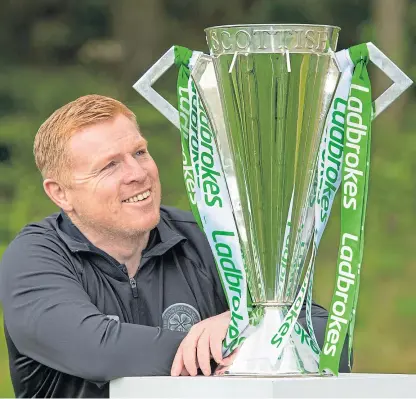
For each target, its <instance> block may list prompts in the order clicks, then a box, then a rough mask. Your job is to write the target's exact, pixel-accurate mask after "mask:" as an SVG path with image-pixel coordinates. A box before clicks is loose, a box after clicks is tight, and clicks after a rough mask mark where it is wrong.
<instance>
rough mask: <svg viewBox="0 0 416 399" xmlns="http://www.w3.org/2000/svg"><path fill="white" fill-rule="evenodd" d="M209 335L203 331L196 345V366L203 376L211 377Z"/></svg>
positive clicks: (206, 331)
mask: <svg viewBox="0 0 416 399" xmlns="http://www.w3.org/2000/svg"><path fill="white" fill-rule="evenodd" d="M209 342H210V334H209V332H208V330H204V332H203V333H202V335H201V336H200V337H199V340H198V344H197V358H198V364H199V368H200V369H201V371H202V372H203V373H204V375H211V353H210V345H209Z"/></svg>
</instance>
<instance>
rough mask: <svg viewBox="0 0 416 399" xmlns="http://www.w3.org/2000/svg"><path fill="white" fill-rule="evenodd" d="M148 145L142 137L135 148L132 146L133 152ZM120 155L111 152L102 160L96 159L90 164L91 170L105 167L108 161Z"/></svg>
mask: <svg viewBox="0 0 416 399" xmlns="http://www.w3.org/2000/svg"><path fill="white" fill-rule="evenodd" d="M147 145H148V141H147V140H146V139H145V138H144V137H142V138H140V139H139V141H138V142H136V144H135V146H134V151H136V150H137V149H138V148H140V147H143V146H146V147H147ZM120 155H122V154H121V153H120V152H113V153H109V154H108V155H107V156H105V157H103V158H100V159H98V158H96V159H95V160H94V161H93V162H92V164H91V169H93V170H96V169H99V168H100V167H101V166H103V165H105V164H106V163H107V162H109V161H110V160H112V159H113V158H117V157H119V156H120Z"/></svg>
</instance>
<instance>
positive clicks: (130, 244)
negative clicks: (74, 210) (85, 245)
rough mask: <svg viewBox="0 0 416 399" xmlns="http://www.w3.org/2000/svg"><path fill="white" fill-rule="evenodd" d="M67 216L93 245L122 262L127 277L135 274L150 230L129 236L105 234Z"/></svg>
mask: <svg viewBox="0 0 416 399" xmlns="http://www.w3.org/2000/svg"><path fill="white" fill-rule="evenodd" d="M68 216H69V215H68ZM69 218H70V219H71V221H72V223H73V224H74V225H75V226H76V227H77V228H78V229H79V230H80V231H81V233H82V234H83V235H84V236H85V237H86V238H87V239H88V240H89V241H90V242H91V243H92V244H93V245H94V246H96V247H97V248H99V249H101V250H102V251H104V252H105V253H107V254H109V255H110V256H112V257H113V258H114V259H116V260H117V261H118V262H120V263H121V264H124V265H125V266H126V268H127V272H128V275H129V277H134V276H135V275H136V273H137V270H138V268H139V265H140V260H141V257H142V252H143V250H144V249H145V248H146V246H147V243H148V242H149V236H150V232H144V233H140V234H137V235H130V236H126V235H122V234H120V235H117V234H114V233H113V234H112V233H109V232H108V233H107V234H106V233H105V232H97V231H96V230H94V229H93V228H89V227H88V226H85V225H84V224H83V223H81V222H80V221H78V220H77V218H74V217H71V216H69ZM74 219H75V220H74Z"/></svg>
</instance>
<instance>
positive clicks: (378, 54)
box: [367, 42, 413, 119]
mask: <svg viewBox="0 0 416 399" xmlns="http://www.w3.org/2000/svg"><path fill="white" fill-rule="evenodd" d="M367 48H368V52H369V56H370V61H371V62H372V63H373V64H374V65H376V66H377V67H378V68H379V69H381V70H382V71H383V72H384V73H385V74H386V75H387V76H388V77H389V78H390V79H391V80H392V81H393V84H392V85H391V86H390V87H389V88H388V89H387V90H386V91H385V92H384V93H383V94H381V95H380V96H379V97H378V98H377V99H376V100H375V101H374V103H373V105H374V115H373V119H375V118H376V117H377V116H378V115H380V114H381V113H382V112H383V111H384V110H385V109H386V108H387V107H388V106H389V105H390V104H391V103H392V102H394V101H395V100H396V99H397V98H398V97H399V96H400V94H402V93H403V92H404V91H405V90H406V89H408V88H409V87H410V86H411V84H412V83H413V82H412V80H411V79H410V78H409V77H408V76H407V75H406V74H405V73H404V72H403V71H402V70H401V69H400V68H399V67H398V66H397V65H396V64H395V63H394V62H393V61H392V60H391V59H390V58H388V57H387V56H386V55H385V54H384V53H383V52H382V51H380V50H379V49H378V48H377V47H376V46H375V45H374V44H373V43H371V42H369V43H367Z"/></svg>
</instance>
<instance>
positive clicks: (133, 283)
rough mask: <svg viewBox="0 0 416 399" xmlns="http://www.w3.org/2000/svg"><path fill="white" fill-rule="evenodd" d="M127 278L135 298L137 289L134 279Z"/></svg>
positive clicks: (137, 292) (137, 293)
mask: <svg viewBox="0 0 416 399" xmlns="http://www.w3.org/2000/svg"><path fill="white" fill-rule="evenodd" d="M129 280H130V287H131V290H132V292H133V296H134V297H135V298H137V297H138V296H139V290H138V289H137V283H136V280H135V279H134V277H131V278H130V279H129Z"/></svg>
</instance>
